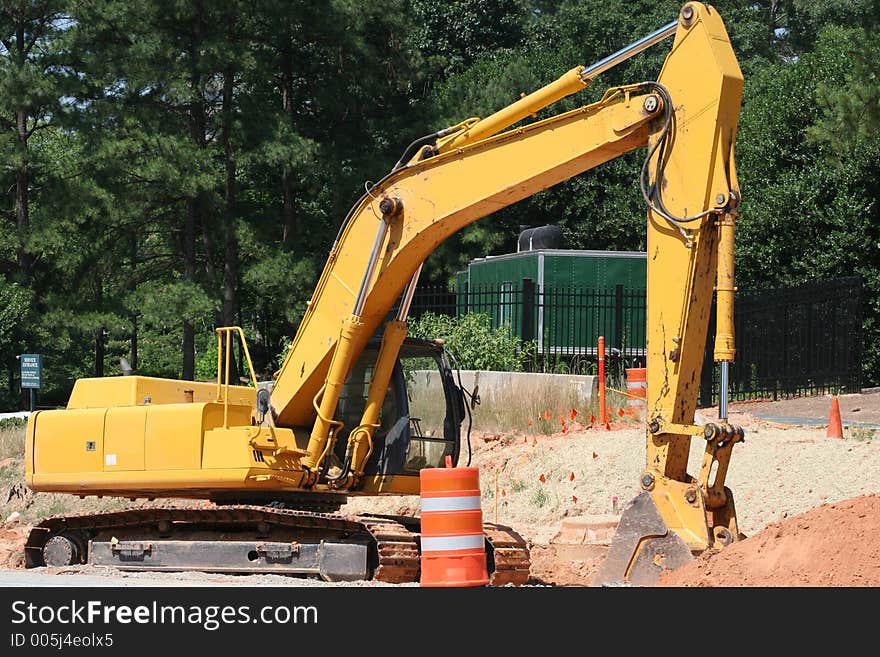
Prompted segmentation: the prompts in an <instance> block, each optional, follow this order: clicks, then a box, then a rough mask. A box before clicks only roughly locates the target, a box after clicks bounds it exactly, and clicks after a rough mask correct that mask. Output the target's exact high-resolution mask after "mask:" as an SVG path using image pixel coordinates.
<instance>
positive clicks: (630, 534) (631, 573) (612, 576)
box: [592, 492, 693, 586]
mask: <svg viewBox="0 0 880 657" xmlns="http://www.w3.org/2000/svg"><path fill="white" fill-rule="evenodd" d="M692 559H693V555H692V554H691V551H690V548H688V546H687V544H686V543H685V542H684V541H683V540H682V539H681V537H679V536H678V534H676V533H675V532H672V531H670V530H669V528H667V526H666V523H665V522H664V521H663V518H662V517H661V516H660V512H659V511H658V510H657V506H656V505H655V504H654V500H652V499H651V496H650V495H649V494H648V493H645V492H643V493H640V494H639V495H638V496H636V498H635V499H634V500H633V501H632V502H631V503H630V505H629V506H628V507H627V508H626V509H624V511H623V514H622V515H621V517H620V522H619V523H618V525H617V531H616V532H615V534H614V537H613V538H612V539H611V546H610V548H609V550H608V556H607V557H606V558H605V561H603V562H602V565H601V567H600V568H599V571H598V572H597V573H596V575H595V576H594V578H593V581H592V586H651V585H653V584H656V583H657V580H658V579H659V578H660V573H662V572H663V571H664V570H675V569H676V568H679V567H681V566H683V565H684V564H686V563H687V562H689V561H691V560H692Z"/></svg>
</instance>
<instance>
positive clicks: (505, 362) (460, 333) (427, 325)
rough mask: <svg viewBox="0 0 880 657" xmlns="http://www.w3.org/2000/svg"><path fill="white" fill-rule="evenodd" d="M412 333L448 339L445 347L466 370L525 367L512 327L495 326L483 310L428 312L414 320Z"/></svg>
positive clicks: (516, 368) (411, 328)
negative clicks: (451, 314)
mask: <svg viewBox="0 0 880 657" xmlns="http://www.w3.org/2000/svg"><path fill="white" fill-rule="evenodd" d="M409 333H410V335H412V336H414V337H419V338H426V339H435V338H442V339H443V340H445V341H446V349H448V350H449V351H451V352H452V353H453V354H454V355H455V358H456V360H457V361H458V365H459V367H461V369H464V370H499V371H508V372H517V371H520V370H522V364H523V358H524V355H523V353H522V351H521V350H520V348H519V339H518V338H517V337H516V336H515V335H513V333H512V332H511V330H510V327H509V326H502V327H499V328H494V329H493V328H492V321H491V319H490V317H489V316H488V315H486V314H484V313H469V314H467V315H461V316H460V317H449V316H447V315H435V314H434V313H432V312H427V313H425V314H424V315H422V316H421V317H420V318H419V319H418V320H417V321H415V322H412V323H411V325H410V329H409Z"/></svg>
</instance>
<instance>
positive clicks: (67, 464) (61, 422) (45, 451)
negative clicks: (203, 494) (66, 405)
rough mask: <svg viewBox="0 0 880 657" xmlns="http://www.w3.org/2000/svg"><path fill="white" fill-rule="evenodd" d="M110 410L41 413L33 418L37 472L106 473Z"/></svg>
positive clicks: (35, 467)
mask: <svg viewBox="0 0 880 657" xmlns="http://www.w3.org/2000/svg"><path fill="white" fill-rule="evenodd" d="M106 414H107V409H106V408H89V409H81V410H77V411H67V410H60V411H41V412H39V413H37V414H35V416H32V417H33V426H34V432H35V433H34V435H35V436H36V438H35V440H34V445H33V466H32V467H33V471H34V472H39V473H41V474H50V473H65V472H70V473H82V476H86V475H85V473H97V472H101V471H102V470H103V469H104V416H105V415H106Z"/></svg>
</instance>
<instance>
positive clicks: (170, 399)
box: [67, 376, 257, 409]
mask: <svg viewBox="0 0 880 657" xmlns="http://www.w3.org/2000/svg"><path fill="white" fill-rule="evenodd" d="M187 391H192V392H191V393H189V392H187ZM229 391H230V392H229V401H230V403H233V404H250V405H253V404H254V403H255V400H256V394H257V393H256V390H255V389H254V388H248V387H245V386H230V387H229ZM216 400H217V384H216V383H205V382H202V381H177V380H175V379H159V378H156V377H150V376H110V377H105V378H99V379H79V380H77V381H76V383H74V385H73V391H72V392H71V393H70V399H69V400H68V402H67V408H70V409H74V408H107V407H109V406H142V405H145V404H182V403H186V402H189V401H192V402H209V401H216Z"/></svg>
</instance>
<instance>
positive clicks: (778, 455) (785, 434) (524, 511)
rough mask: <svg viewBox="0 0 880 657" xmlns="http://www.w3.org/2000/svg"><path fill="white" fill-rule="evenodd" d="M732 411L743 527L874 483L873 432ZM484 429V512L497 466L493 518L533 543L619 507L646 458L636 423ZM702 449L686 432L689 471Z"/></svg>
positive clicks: (365, 503) (879, 478)
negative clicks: (541, 432) (838, 434)
mask: <svg viewBox="0 0 880 657" xmlns="http://www.w3.org/2000/svg"><path fill="white" fill-rule="evenodd" d="M731 421H732V422H734V423H738V424H741V425H743V426H744V427H745V428H746V440H745V442H744V443H742V444H738V445H736V447H735V448H734V452H733V457H732V459H731V465H730V470H729V472H728V476H727V486H728V487H729V488H730V489H731V490H732V491H733V494H734V500H735V503H736V508H737V515H738V517H739V523H740V531H742V532H743V533H745V534H746V535H751V534H753V533H755V532H757V531H758V530H760V529H761V528H762V527H764V526H765V525H767V524H768V523H770V522H774V521H778V520H780V519H784V518H786V517H788V516H791V515H794V514H796V513H800V512H802V511H806V510H807V509H810V508H812V507H815V506H818V505H820V504H823V503H826V502H835V501H838V500H843V499H846V498H849V497H854V496H857V495H862V494H868V493H877V492H880V440H856V439H854V438H852V437H849V435H847V438H846V439H844V440H835V439H829V438H826V437H825V429H824V428H781V427H775V426H772V425H771V424H769V423H766V422H762V421H760V420H757V419H755V418H751V417H749V416H731ZM487 438H488V439H489V440H488V441H486V440H485V439H480V438H477V439H475V440H474V443H475V454H474V458H473V463H472V464H473V465H476V466H478V467H479V468H480V480H481V488H482V494H483V518H484V520H486V521H495V520H496V511H495V509H496V505H495V499H496V498H495V494H494V492H495V490H494V489H495V481H496V475H497V482H498V493H499V494H498V498H497V499H498V505H497V521H498V522H500V523H502V524H506V525H510V526H512V527H514V528H515V529H516V530H517V531H519V532H520V533H521V534H523V535H524V536H527V537H528V538H530V539H532V541H533V542H535V543H538V544H546V543H547V542H549V540H550V539H551V538H552V537H553V536H554V535H555V534H556V532H557V531H558V528H559V523H560V522H561V520H562V519H563V518H564V517H566V516H579V515H587V514H608V513H611V512H612V510H613V497H614V496H617V498H618V501H619V508H620V509H622V508H623V507H624V506H625V505H626V504H627V503H628V502H629V500H631V499H632V498H633V497H634V496H635V495H636V493H637V492H638V489H637V483H638V479H639V475H640V474H641V472H642V470H643V468H644V466H645V456H644V455H645V434H644V431H643V430H642V429H640V428H628V429H622V430H616V431H603V430H597V429H590V430H586V431H581V432H568V433H566V434H564V435H563V434H554V435H552V436H527V435H511V436H504V437H495V436H488V437H487ZM702 454H703V446H702V444H700V441H697V440H694V441H693V444H692V448H691V460H690V467H689V472H691V473H692V474H694V473H696V472H697V471H698V470H699V463H700V461H701V459H702ZM542 475H543V478H544V481H543V482H542V481H541V477H542ZM572 475H574V478H573V479H572ZM418 504H419V500H418V497H411V498H395V501H394V503H393V508H391V509H389V502H388V501H384V500H381V499H375V498H374V499H361V500H358V499H355V500H353V501H352V502H350V503H349V504H348V505H347V506H346V507H345V510H349V511H352V512H357V511H383V510H384V511H385V512H388V511H389V510H390V511H393V512H398V511H403V512H406V511H410V512H413V513H416V512H417V511H418Z"/></svg>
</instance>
